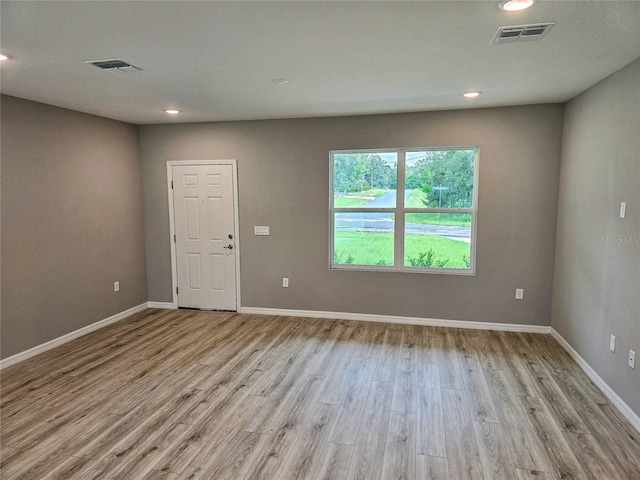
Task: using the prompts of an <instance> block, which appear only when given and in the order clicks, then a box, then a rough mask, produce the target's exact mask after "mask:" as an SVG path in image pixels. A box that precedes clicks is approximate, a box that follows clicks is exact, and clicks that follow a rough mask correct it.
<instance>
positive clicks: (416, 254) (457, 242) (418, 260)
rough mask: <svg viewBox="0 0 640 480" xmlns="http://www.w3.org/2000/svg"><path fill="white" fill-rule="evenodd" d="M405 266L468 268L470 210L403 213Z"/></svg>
mask: <svg viewBox="0 0 640 480" xmlns="http://www.w3.org/2000/svg"><path fill="white" fill-rule="evenodd" d="M404 228H405V232H404V233H405V235H404V266H405V267H422V268H461V269H468V268H470V259H471V214H470V213H407V214H405V227H404Z"/></svg>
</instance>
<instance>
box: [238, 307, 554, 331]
mask: <svg viewBox="0 0 640 480" xmlns="http://www.w3.org/2000/svg"><path fill="white" fill-rule="evenodd" d="M238 311H239V312H240V313H250V314H254V315H283V316H287V317H311V318H332V319H335V320H358V321H363V322H382V323H401V324H405V325H425V326H430V327H449V328H471V329H475V330H499V331H504V332H526V333H545V334H548V333H549V331H550V329H551V327H548V326H540V325H522V324H512V323H490V322H470V321H467V320H441V319H437V318H418V317H399V316H393V315H376V314H369V313H344V312H320V311H313V310H288V309H280V308H258V307H242V308H240V309H239V310H238Z"/></svg>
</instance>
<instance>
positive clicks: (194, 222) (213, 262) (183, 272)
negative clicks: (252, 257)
mask: <svg viewBox="0 0 640 480" xmlns="http://www.w3.org/2000/svg"><path fill="white" fill-rule="evenodd" d="M167 167H168V168H167V170H168V174H169V182H170V183H169V185H170V188H171V187H172V189H171V190H170V195H169V196H170V205H169V206H170V213H171V214H172V215H170V217H171V223H172V235H174V236H173V239H174V242H175V243H174V244H173V245H172V247H173V248H172V257H173V258H172V260H173V279H174V305H175V306H176V307H188V308H200V309H207V310H237V308H238V288H237V287H238V282H237V276H238V249H237V244H238V242H237V238H236V237H237V235H236V234H237V209H236V205H237V197H236V191H237V189H236V175H235V173H236V172H235V162H231V161H217V162H168V165H167Z"/></svg>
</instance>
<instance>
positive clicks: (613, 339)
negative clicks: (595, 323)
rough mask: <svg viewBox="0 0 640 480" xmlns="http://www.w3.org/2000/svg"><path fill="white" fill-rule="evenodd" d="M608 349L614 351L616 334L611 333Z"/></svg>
mask: <svg viewBox="0 0 640 480" xmlns="http://www.w3.org/2000/svg"><path fill="white" fill-rule="evenodd" d="M609 350H611V351H612V352H615V351H616V336H615V335H611V338H609Z"/></svg>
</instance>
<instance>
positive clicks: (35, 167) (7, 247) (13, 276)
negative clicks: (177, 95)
mask: <svg viewBox="0 0 640 480" xmlns="http://www.w3.org/2000/svg"><path fill="white" fill-rule="evenodd" d="M1 104H2V116H1V132H2V149H1V154H2V185H1V187H2V211H1V214H2V217H1V218H2V225H1V227H2V254H1V255H2V301H1V303H2V311H1V314H2V322H1V328H2V344H1V349H2V352H1V354H2V358H6V357H8V356H11V355H14V354H16V353H19V352H22V351H24V350H27V349H29V348H31V347H34V346H36V345H40V344H42V343H44V342H47V341H49V340H52V339H54V338H57V337H59V336H61V335H64V334H66V333H69V332H71V331H74V330H77V329H79V328H81V327H84V326H86V325H89V324H91V323H94V322H96V321H98V320H102V319H104V318H106V317H109V316H111V315H114V314H116V313H119V312H122V311H124V310H127V309H128V308H131V307H133V306H136V305H139V304H141V303H144V302H146V299H147V292H146V275H145V265H144V235H143V231H142V228H143V220H142V193H141V187H142V179H141V170H140V164H139V161H138V138H137V127H136V126H134V125H129V124H126V123H122V122H116V121H113V120H108V119H105V118H100V117H95V116H91V115H87V114H83V113H78V112H74V111H71V110H65V109H61V108H56V107H51V106H48V105H43V104H40V103H35V102H30V101H27V100H22V99H18V98H14V97H8V96H2V98H1ZM116 280H119V281H120V292H119V293H114V291H113V282H114V281H116Z"/></svg>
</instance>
